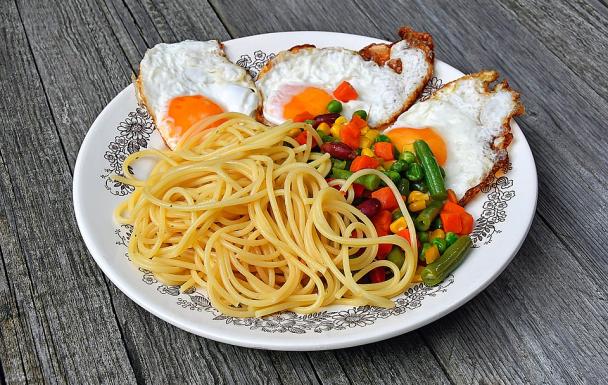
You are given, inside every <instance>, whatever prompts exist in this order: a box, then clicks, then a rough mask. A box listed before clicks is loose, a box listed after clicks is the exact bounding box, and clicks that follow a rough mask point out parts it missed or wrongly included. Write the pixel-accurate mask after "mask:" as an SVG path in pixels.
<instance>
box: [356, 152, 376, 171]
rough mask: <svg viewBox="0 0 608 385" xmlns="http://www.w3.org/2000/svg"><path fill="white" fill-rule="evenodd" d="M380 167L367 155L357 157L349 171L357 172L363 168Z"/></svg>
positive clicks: (374, 159)
mask: <svg viewBox="0 0 608 385" xmlns="http://www.w3.org/2000/svg"><path fill="white" fill-rule="evenodd" d="M379 165H380V162H379V161H378V159H376V158H372V157H371V156H367V155H359V156H358V157H356V158H355V159H354V160H353V162H352V163H351V164H350V171H352V172H357V171H359V170H363V169H365V168H374V169H375V168H376V167H378V166H379Z"/></svg>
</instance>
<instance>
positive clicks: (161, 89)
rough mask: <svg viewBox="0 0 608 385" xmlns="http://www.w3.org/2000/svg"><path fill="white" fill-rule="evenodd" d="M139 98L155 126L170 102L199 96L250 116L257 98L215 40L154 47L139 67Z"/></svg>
mask: <svg viewBox="0 0 608 385" xmlns="http://www.w3.org/2000/svg"><path fill="white" fill-rule="evenodd" d="M140 79H141V84H142V91H143V94H144V95H143V96H144V98H145V101H146V105H147V107H148V109H151V110H152V111H151V112H152V114H153V116H154V117H155V119H156V122H157V124H158V123H159V122H162V121H164V120H165V118H166V117H167V116H166V115H167V110H168V106H169V103H170V101H171V100H172V99H173V98H175V97H178V96H192V95H202V96H204V97H206V98H208V99H210V100H211V101H213V102H215V103H216V104H218V105H219V106H220V107H222V109H224V111H230V112H240V113H243V114H246V115H253V113H254V112H255V111H256V110H257V108H258V106H259V103H260V97H259V94H258V92H257V89H256V87H255V84H254V83H253V80H252V78H251V76H250V75H249V73H247V71H245V69H243V68H242V67H240V66H238V65H236V64H234V63H232V62H230V61H229V60H228V59H227V58H226V57H225V56H224V53H223V50H222V47H221V46H220V44H219V43H218V42H217V41H216V40H210V41H193V40H186V41H182V42H180V43H174V44H165V43H161V44H157V45H156V46H154V47H153V48H151V49H149V50H148V51H147V52H146V54H145V56H144V58H143V60H142V61H141V64H140Z"/></svg>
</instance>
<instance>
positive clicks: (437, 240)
mask: <svg viewBox="0 0 608 385" xmlns="http://www.w3.org/2000/svg"><path fill="white" fill-rule="evenodd" d="M431 243H432V244H434V245H435V246H437V249H439V254H443V252H444V251H445V248H446V247H447V243H446V241H445V239H441V238H435V239H433V240H432V241H431Z"/></svg>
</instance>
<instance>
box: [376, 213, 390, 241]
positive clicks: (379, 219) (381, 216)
mask: <svg viewBox="0 0 608 385" xmlns="http://www.w3.org/2000/svg"><path fill="white" fill-rule="evenodd" d="M392 220H393V218H392V216H391V212H390V211H388V210H381V211H380V212H379V213H378V214H376V215H374V217H373V218H372V223H373V224H374V227H375V228H376V232H377V233H378V235H379V236H383V235H386V234H388V232H389V230H390V226H391V222H392Z"/></svg>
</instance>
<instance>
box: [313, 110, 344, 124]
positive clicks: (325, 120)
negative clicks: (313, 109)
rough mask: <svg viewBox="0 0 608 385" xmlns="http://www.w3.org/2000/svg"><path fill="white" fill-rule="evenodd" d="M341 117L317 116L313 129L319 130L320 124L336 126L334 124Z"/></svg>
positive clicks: (336, 114)
mask: <svg viewBox="0 0 608 385" xmlns="http://www.w3.org/2000/svg"><path fill="white" fill-rule="evenodd" d="M339 117H340V114H338V113H333V114H323V115H317V116H315V119H314V120H315V122H314V123H313V125H312V126H313V127H314V128H317V127H318V126H319V124H321V123H327V124H329V125H330V126H331V125H332V124H334V122H335V121H336V119H338V118H339Z"/></svg>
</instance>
